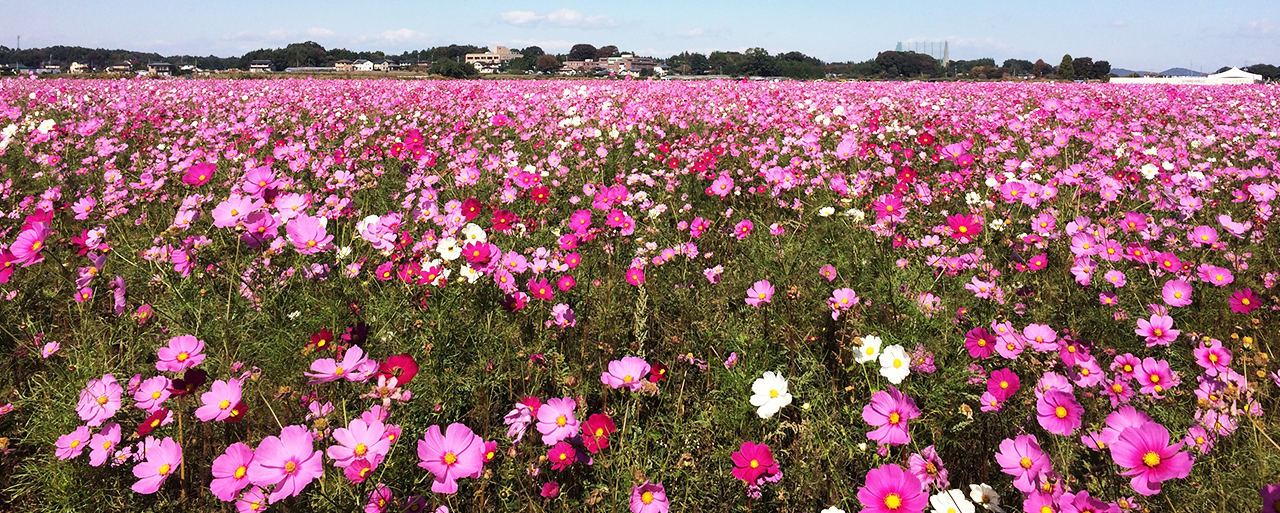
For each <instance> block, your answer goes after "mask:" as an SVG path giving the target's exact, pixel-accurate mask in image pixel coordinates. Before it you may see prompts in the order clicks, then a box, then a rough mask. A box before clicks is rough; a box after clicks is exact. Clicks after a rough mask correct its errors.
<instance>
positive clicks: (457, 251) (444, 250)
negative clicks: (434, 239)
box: [436, 237, 462, 262]
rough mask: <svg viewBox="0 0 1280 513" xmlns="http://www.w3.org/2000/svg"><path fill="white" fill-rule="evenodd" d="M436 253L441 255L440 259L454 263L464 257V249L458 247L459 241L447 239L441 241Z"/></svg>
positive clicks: (437, 245) (451, 238)
mask: <svg viewBox="0 0 1280 513" xmlns="http://www.w3.org/2000/svg"><path fill="white" fill-rule="evenodd" d="M436 252H438V253H440V258H443V259H445V260H446V261H450V262H452V261H453V260H454V259H456V258H458V257H460V256H462V247H461V246H459V245H458V241H457V239H454V238H453V237H445V238H443V239H440V243H439V244H436Z"/></svg>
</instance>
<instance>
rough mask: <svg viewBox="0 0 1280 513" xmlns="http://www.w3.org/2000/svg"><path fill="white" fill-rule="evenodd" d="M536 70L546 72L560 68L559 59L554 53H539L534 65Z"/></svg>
mask: <svg viewBox="0 0 1280 513" xmlns="http://www.w3.org/2000/svg"><path fill="white" fill-rule="evenodd" d="M535 66H536V67H537V68H538V71H542V72H547V71H555V70H557V69H560V60H559V59H556V56H554V55H539V56H538V62H537V64H536V65H535Z"/></svg>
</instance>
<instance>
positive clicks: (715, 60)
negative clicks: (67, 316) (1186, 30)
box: [0, 41, 1280, 84]
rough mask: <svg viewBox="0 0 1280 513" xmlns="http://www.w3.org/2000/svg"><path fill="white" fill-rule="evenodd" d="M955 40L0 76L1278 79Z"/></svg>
mask: <svg viewBox="0 0 1280 513" xmlns="http://www.w3.org/2000/svg"><path fill="white" fill-rule="evenodd" d="M948 48H949V46H948V45H947V44H946V43H945V42H940V43H938V44H924V45H921V44H911V43H908V44H907V46H906V47H904V44H903V43H898V45H897V48H896V49H895V50H889V51H884V52H880V53H878V54H877V55H876V57H875V58H873V59H868V60H866V61H861V62H824V61H822V60H820V59H818V58H816V57H812V56H809V55H805V54H803V53H800V52H785V53H778V54H772V55H771V54H770V53H769V52H767V51H765V50H764V49H762V48H752V49H749V50H746V51H745V52H719V51H717V52H711V53H710V54H709V55H704V54H701V53H690V52H685V53H681V54H677V55H672V56H670V57H667V58H657V57H653V56H643V55H636V54H634V53H632V52H626V51H620V50H619V49H618V48H617V47H616V46H603V47H599V48H597V47H595V46H593V45H590V44H578V45H574V46H573V47H572V49H570V51H569V52H568V53H565V54H548V53H546V52H544V51H543V50H542V48H540V47H537V46H530V47H526V48H522V49H511V48H508V47H505V46H491V47H487V48H485V47H479V46H473V45H448V46H439V47H434V48H429V49H425V50H418V51H410V52H404V53H402V54H400V55H387V54H385V53H383V52H355V51H351V50H346V49H341V48H337V49H325V48H324V47H323V46H321V45H320V44H318V43H315V42H312V41H308V42H304V43H294V44H291V45H288V46H286V47H284V48H276V49H259V50H254V51H251V52H248V53H246V54H245V55H243V56H241V57H238V58H237V57H230V58H222V57H216V56H208V57H198V56H186V55H180V56H168V57H166V56H161V55H159V54H154V53H142V52H134V51H127V50H105V49H91V48H83V47H68V46H54V47H48V48H35V49H13V48H8V47H5V46H0V75H18V74H22V75H26V74H37V75H46V74H71V75H120V74H127V75H143V76H150V77H192V76H195V77H207V76H220V75H235V74H261V75H263V76H268V75H295V76H304V75H305V76H317V75H334V76H344V77H346V76H351V77H362V76H377V75H380V74H381V75H394V76H414V75H423V76H425V75H438V76H443V77H451V78H478V77H482V76H492V77H503V76H505V77H515V76H563V77H594V78H609V77H612V78H619V77H636V78H648V77H655V78H664V79H707V78H729V77H733V78H738V77H742V78H747V77H751V78H770V79H796V80H817V79H879V80H894V79H899V80H900V79H921V80H948V79H950V80H954V79H969V80H1035V79H1048V80H1075V81H1111V82H1116V83H1181V84H1216V83H1224V84H1232V83H1263V82H1275V81H1277V80H1280V68H1277V67H1276V66H1273V65H1270V64H1255V65H1252V66H1245V67H1242V68H1235V67H1231V66H1223V67H1221V68H1219V69H1218V70H1217V71H1216V72H1214V73H1205V72H1198V71H1193V70H1189V69H1184V68H1173V69H1169V70H1165V71H1163V72H1146V71H1131V70H1127V69H1120V68H1112V67H1111V64H1110V63H1109V62H1107V61H1105V60H1096V61H1095V60H1094V59H1093V58H1091V57H1072V56H1071V55H1064V56H1063V57H1062V58H1061V59H1056V60H1057V62H1058V63H1057V65H1053V64H1050V63H1048V62H1046V61H1045V60H1043V59H1039V60H1036V61H1034V62H1032V61H1030V60H1022V59H1006V60H1004V61H1003V62H1002V63H1000V64H999V65H997V63H996V61H995V60H994V59H991V58H985V59H974V60H951V59H950V58H949V55H948V54H949V50H948Z"/></svg>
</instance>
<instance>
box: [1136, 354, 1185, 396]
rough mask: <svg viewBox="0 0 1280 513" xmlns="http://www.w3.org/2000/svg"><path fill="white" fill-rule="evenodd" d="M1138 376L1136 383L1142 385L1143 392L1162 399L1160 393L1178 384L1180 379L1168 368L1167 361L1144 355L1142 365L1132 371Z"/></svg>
mask: <svg viewBox="0 0 1280 513" xmlns="http://www.w3.org/2000/svg"><path fill="white" fill-rule="evenodd" d="M1134 374H1135V375H1136V376H1137V378H1138V383H1140V384H1141V385H1142V388H1141V389H1140V390H1141V392H1142V393H1144V394H1150V395H1151V396H1152V397H1155V398H1156V399H1163V398H1164V396H1163V395H1161V394H1163V393H1164V391H1165V390H1168V389H1171V388H1173V387H1176V386H1178V384H1179V383H1181V380H1179V379H1178V378H1177V376H1175V375H1174V374H1173V371H1172V370H1169V362H1167V361H1164V360H1158V361H1157V360H1156V359H1155V358H1151V357H1149V356H1148V357H1146V358H1143V359H1142V365H1140V366H1138V369H1137V370H1136V371H1134Z"/></svg>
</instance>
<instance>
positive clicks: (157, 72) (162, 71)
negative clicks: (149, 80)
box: [147, 62, 173, 77]
mask: <svg viewBox="0 0 1280 513" xmlns="http://www.w3.org/2000/svg"><path fill="white" fill-rule="evenodd" d="M147 74H148V75H151V76H156V77H168V76H172V75H173V65H172V64H169V63H167V62H153V63H150V64H147Z"/></svg>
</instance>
